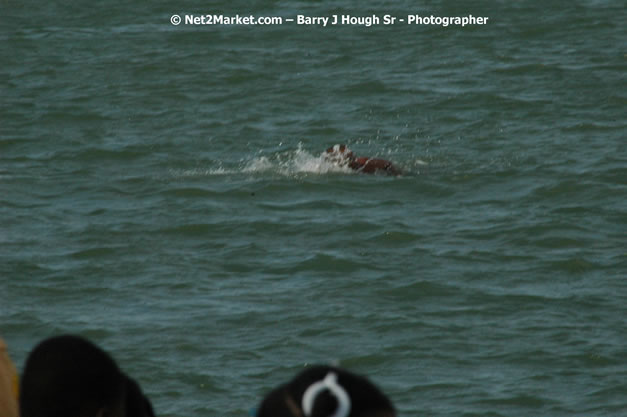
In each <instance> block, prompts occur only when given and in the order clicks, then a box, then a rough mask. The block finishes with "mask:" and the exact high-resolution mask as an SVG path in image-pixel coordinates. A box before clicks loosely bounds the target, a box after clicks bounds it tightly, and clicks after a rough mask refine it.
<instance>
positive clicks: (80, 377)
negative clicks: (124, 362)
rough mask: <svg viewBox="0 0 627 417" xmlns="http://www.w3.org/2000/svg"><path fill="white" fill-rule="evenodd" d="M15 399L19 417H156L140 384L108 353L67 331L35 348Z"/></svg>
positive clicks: (27, 363)
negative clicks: (18, 408) (96, 416)
mask: <svg viewBox="0 0 627 417" xmlns="http://www.w3.org/2000/svg"><path fill="white" fill-rule="evenodd" d="M19 401H20V415H21V417H56V416H64V417H87V416H95V415H101V416H102V417H134V416H137V417H153V416H154V412H153V410H152V405H151V404H150V401H149V400H148V399H147V398H146V397H145V396H144V395H143V393H142V392H141V389H140V388H139V385H138V384H137V383H136V382H135V381H133V380H132V379H131V378H129V377H127V376H126V375H125V374H123V373H122V372H121V371H120V369H119V368H118V366H117V364H116V363H115V361H114V360H113V359H112V358H111V356H109V355H108V354H107V353H106V352H104V351H103V350H102V349H100V348H99V347H97V346H96V345H94V344H93V343H91V342H89V341H88V340H85V339H83V338H81V337H78V336H71V335H64V336H56V337H52V338H50V339H47V340H44V341H43V342H41V343H40V344H39V345H37V346H36V347H35V349H33V351H32V352H31V353H30V355H29V356H28V359H27V360H26V365H25V367H24V372H23V375H22V380H21V387H20V399H19ZM98 413H100V414H98Z"/></svg>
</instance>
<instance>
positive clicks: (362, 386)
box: [257, 366, 396, 417]
mask: <svg viewBox="0 0 627 417" xmlns="http://www.w3.org/2000/svg"><path fill="white" fill-rule="evenodd" d="M395 416H396V412H395V411H394V406H393V405H392V403H391V402H390V400H389V399H388V398H387V397H386V396H385V395H384V394H383V393H382V392H381V391H379V389H378V388H377V387H375V386H374V385H373V384H372V383H371V382H370V381H368V379H366V378H364V377H362V376H359V375H355V374H353V373H350V372H348V371H346V370H343V369H340V368H336V367H331V366H313V367H311V368H308V369H306V370H304V371H303V372H301V373H300V374H298V375H297V376H296V377H295V378H294V379H292V380H291V381H290V382H288V383H287V384H285V385H281V386H280V387H278V388H276V389H274V390H273V391H271V392H270V393H269V394H268V395H266V397H265V398H264V399H263V401H262V402H261V406H260V407H259V410H258V413H257V417H395Z"/></svg>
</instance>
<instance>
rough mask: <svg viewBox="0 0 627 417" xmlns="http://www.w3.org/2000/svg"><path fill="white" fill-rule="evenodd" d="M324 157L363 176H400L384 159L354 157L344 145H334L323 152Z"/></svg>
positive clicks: (397, 170)
mask: <svg viewBox="0 0 627 417" xmlns="http://www.w3.org/2000/svg"><path fill="white" fill-rule="evenodd" d="M323 155H324V157H325V158H326V159H327V160H328V161H330V162H332V163H334V164H337V165H340V166H348V167H349V168H351V169H353V170H355V171H359V172H363V173H365V174H378V173H382V174H387V175H401V171H400V170H399V169H398V168H396V167H395V166H394V165H393V164H392V162H390V161H387V160H385V159H377V158H369V157H366V156H359V157H358V156H355V154H353V151H351V150H350V149H348V147H347V146H346V145H334V146H331V147H330V148H329V149H327V150H326V151H325V153H324V154H323Z"/></svg>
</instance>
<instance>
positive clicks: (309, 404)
mask: <svg viewBox="0 0 627 417" xmlns="http://www.w3.org/2000/svg"><path fill="white" fill-rule="evenodd" d="M325 389H328V390H329V391H331V393H332V394H333V395H334V396H335V398H337V402H338V406H337V409H336V410H335V412H334V413H333V414H331V415H330V416H329V417H347V416H348V414H349V413H350V412H351V399H350V397H349V396H348V394H347V393H346V391H345V390H344V388H342V386H341V385H339V384H338V383H337V375H336V374H335V373H334V372H329V373H328V374H327V376H326V377H324V379H323V380H322V381H318V382H315V383H313V384H311V385H310V386H309V388H307V390H306V391H305V393H304V394H303V401H302V407H303V411H304V412H305V416H307V417H309V416H310V415H311V410H312V408H313V404H314V401H316V397H317V396H318V394H320V393H321V392H322V391H324V390H325Z"/></svg>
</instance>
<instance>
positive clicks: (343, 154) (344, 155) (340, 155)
mask: <svg viewBox="0 0 627 417" xmlns="http://www.w3.org/2000/svg"><path fill="white" fill-rule="evenodd" d="M323 155H324V157H325V158H326V159H327V160H328V161H330V162H334V163H337V164H344V163H346V162H348V161H351V160H353V159H355V155H354V154H353V151H351V150H350V149H348V146H346V145H333V146H331V147H330V148H328V149H327V150H326V152H325V153H324V154H323Z"/></svg>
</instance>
